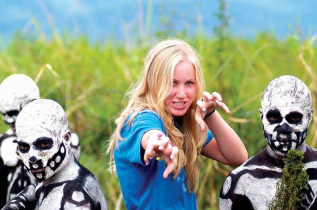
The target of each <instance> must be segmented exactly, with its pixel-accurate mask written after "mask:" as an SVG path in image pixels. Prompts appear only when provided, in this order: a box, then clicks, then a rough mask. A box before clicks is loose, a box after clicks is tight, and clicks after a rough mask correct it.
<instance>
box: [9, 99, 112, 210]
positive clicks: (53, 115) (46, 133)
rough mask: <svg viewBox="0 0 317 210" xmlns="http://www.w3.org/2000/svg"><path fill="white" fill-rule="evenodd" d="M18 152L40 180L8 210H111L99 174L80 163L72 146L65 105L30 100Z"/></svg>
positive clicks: (23, 115)
mask: <svg viewBox="0 0 317 210" xmlns="http://www.w3.org/2000/svg"><path fill="white" fill-rule="evenodd" d="M16 130H17V142H18V152H19V154H20V156H21V158H22V160H23V163H24V164H25V166H26V168H27V169H28V170H29V171H30V172H31V173H32V174H33V176H34V177H35V178H36V180H37V181H38V182H39V183H38V184H37V186H36V187H35V188H34V186H33V185H31V186H29V187H28V188H26V189H25V190H23V191H22V192H21V193H20V194H18V196H17V197H15V198H14V199H12V200H10V202H9V203H8V204H7V205H6V206H5V208H4V209H16V208H18V209H25V208H26V209H28V208H35V209H47V208H48V209H74V208H80V209H107V204H106V201H105V198H104V195H103V192H102V190H101V189H100V186H99V184H98V181H97V179H96V178H95V176H94V175H93V174H92V173H90V172H89V171H88V170H87V169H86V168H84V167H83V166H82V165H80V164H79V163H78V161H77V159H76V158H75V157H74V155H73V153H72V151H71V147H70V138H71V132H70V131H69V129H68V123H67V119H66V115H65V112H64V110H63V108H62V107H61V106H60V105H59V104H58V103H56V102H54V101H52V100H48V99H39V100H36V101H33V102H31V103H29V104H28V105H27V106H25V108H23V110H22V111H21V112H20V114H19V115H18V117H17V121H16Z"/></svg>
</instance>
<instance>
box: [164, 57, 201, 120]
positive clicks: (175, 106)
mask: <svg viewBox="0 0 317 210" xmlns="http://www.w3.org/2000/svg"><path fill="white" fill-rule="evenodd" d="M195 95H196V77H195V68H194V66H193V65H192V64H191V63H190V62H189V61H188V60H184V61H182V62H180V63H179V64H177V65H176V67H175V70H174V75H173V87H172V90H171V92H170V94H169V95H168V96H167V98H165V100H164V104H165V106H166V107H167V109H168V110H169V111H170V113H171V114H172V115H173V116H176V117H180V116H184V115H185V113H186V112H187V110H188V109H189V107H190V105H191V104H192V103H193V100H194V98H195Z"/></svg>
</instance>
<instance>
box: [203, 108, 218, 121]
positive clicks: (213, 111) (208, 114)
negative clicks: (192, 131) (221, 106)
mask: <svg viewBox="0 0 317 210" xmlns="http://www.w3.org/2000/svg"><path fill="white" fill-rule="evenodd" d="M215 111H216V109H214V110H212V111H211V112H209V113H207V114H206V115H205V117H204V119H205V118H207V117H209V116H211V115H212V114H213V113H215Z"/></svg>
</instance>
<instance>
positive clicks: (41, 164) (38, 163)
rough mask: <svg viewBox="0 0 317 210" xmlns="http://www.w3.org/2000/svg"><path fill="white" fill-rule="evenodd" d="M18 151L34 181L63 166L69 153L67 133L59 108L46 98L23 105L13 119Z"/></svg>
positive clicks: (46, 176) (64, 120) (61, 109)
mask: <svg viewBox="0 0 317 210" xmlns="http://www.w3.org/2000/svg"><path fill="white" fill-rule="evenodd" d="M16 131H17V141H18V150H19V154H20V156H21V158H22V161H23V163H24V164H25V165H26V167H27V168H28V170H30V172H31V173H32V174H33V175H34V177H35V178H36V179H37V180H38V181H43V180H44V179H48V178H50V177H52V176H53V175H54V174H56V173H57V172H59V171H60V170H61V169H63V168H64V167H65V165H66V164H67V162H68V160H69V158H70V156H71V148H70V145H69V142H70V132H69V130H68V123H67V119H66V115H65V112H64V110H63V108H62V107H61V106H60V105H59V104H58V103H56V102H54V101H52V100H48V99H39V100H36V101H33V102H30V103H29V104H28V105H26V106H25V107H24V108H23V110H22V111H21V112H20V114H19V115H18V117H17V121H16Z"/></svg>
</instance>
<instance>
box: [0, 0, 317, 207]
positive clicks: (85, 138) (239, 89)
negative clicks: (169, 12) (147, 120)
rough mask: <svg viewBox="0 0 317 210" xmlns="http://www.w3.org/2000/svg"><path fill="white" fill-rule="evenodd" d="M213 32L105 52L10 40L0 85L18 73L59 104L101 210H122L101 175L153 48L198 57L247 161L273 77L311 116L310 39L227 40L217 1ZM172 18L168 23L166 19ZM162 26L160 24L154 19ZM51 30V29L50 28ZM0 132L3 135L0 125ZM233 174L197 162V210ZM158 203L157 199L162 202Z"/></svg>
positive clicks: (256, 145) (316, 91) (62, 38)
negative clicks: (301, 96) (189, 50)
mask: <svg viewBox="0 0 317 210" xmlns="http://www.w3.org/2000/svg"><path fill="white" fill-rule="evenodd" d="M219 2H220V4H219V5H220V7H219V13H218V14H217V17H218V19H219V23H220V24H219V26H218V27H217V28H215V29H214V32H215V34H216V36H215V37H213V38H210V37H207V36H205V35H204V34H203V33H199V34H198V35H196V36H194V37H192V36H189V35H188V32H187V31H183V32H177V33H174V32H173V31H172V29H171V28H170V27H168V26H169V22H168V21H167V22H166V26H167V27H166V30H161V31H158V32H157V34H156V37H151V38H149V37H146V36H142V37H140V39H138V40H132V41H133V42H134V43H135V44H133V45H131V40H129V39H127V41H125V42H121V43H119V44H118V43H116V44H112V42H111V40H108V41H105V42H104V43H93V44H92V43H90V42H89V41H88V38H87V37H77V38H74V37H70V36H68V35H67V34H64V35H56V34H55V35H53V36H52V37H51V38H50V39H47V38H46V37H45V35H44V34H43V32H41V29H38V35H37V36H32V37H25V36H24V35H22V34H19V33H17V34H16V36H15V38H13V39H12V40H11V41H10V43H9V44H8V45H7V46H6V47H3V49H2V50H1V51H0V81H2V80H3V79H4V78H6V77H7V76H8V75H10V74H13V73H23V74H27V75H29V76H30V77H32V78H33V79H34V80H36V81H37V84H38V86H39V88H40V92H41V98H50V99H53V100H56V101H57V102H59V103H60V104H61V105H62V106H63V107H64V109H65V110H66V112H67V115H68V119H69V124H70V128H71V129H73V130H74V131H75V132H76V133H77V134H78V135H79V137H80V143H81V148H82V154H81V157H80V159H79V161H80V162H81V163H82V164H83V165H84V166H85V167H87V168H88V169H89V170H90V171H92V172H93V173H94V174H95V175H96V176H97V178H98V180H99V182H100V185H101V186H102V189H103V191H104V193H105V197H106V200H107V202H108V205H109V209H125V207H124V204H123V200H122V197H121V196H120V186H119V182H118V179H117V177H116V176H115V175H112V174H110V173H109V171H108V156H107V155H106V154H105V147H106V144H107V140H108V138H109V136H110V135H111V132H112V131H113V129H114V120H115V119H116V117H117V116H118V113H119V112H120V111H121V110H122V108H123V107H125V105H126V103H127V101H126V100H125V98H124V94H125V92H126V90H127V89H128V87H129V86H130V84H131V83H132V82H134V81H135V80H136V79H137V78H138V76H139V72H140V71H141V69H142V65H143V60H144V57H145V55H146V53H147V51H148V50H149V48H150V47H151V46H152V44H153V43H154V42H157V41H159V40H162V39H165V38H167V37H177V38H180V39H184V40H185V41H187V42H189V43H190V44H191V45H192V46H193V47H194V48H195V49H197V51H198V53H199V54H200V55H201V61H202V66H203V69H204V75H205V80H206V85H207V87H206V88H207V90H208V91H210V92H213V91H216V92H219V93H220V94H221V95H222V97H223V101H224V102H225V103H226V104H227V106H228V107H229V108H230V110H231V115H227V114H225V113H224V112H222V111H221V110H220V113H221V114H222V116H223V117H224V118H225V119H226V121H227V122H228V123H229V124H230V125H231V126H232V127H233V128H234V129H235V131H236V132H237V133H238V135H239V136H240V138H241V139H242V141H243V142H244V144H245V145H246V147H247V150H248V152H249V157H251V156H253V155H254V154H256V153H257V152H259V151H260V150H262V149H263V148H264V147H265V146H266V142H265V140H264V138H263V132H262V125H261V121H260V118H259V114H258V109H259V107H260V98H261V94H262V92H263V90H264V88H265V87H266V85H267V84H268V83H269V82H270V81H271V80H272V79H274V78H276V77H278V76H281V75H285V74H288V75H294V76H296V77H298V78H300V79H301V80H303V81H304V82H305V83H306V84H307V86H308V87H309V88H310V90H311V92H312V96H313V103H314V104H313V105H314V108H315V109H316V96H317V88H316V84H317V83H316V82H317V81H316V73H317V70H316V67H317V66H316V62H317V61H316V56H315V54H316V50H317V48H316V37H315V36H312V37H308V38H306V39H300V38H299V35H298V34H296V32H295V33H294V34H293V35H292V36H289V37H287V38H285V39H284V40H281V39H277V38H276V37H275V36H274V35H272V34H268V33H259V34H258V35H257V36H256V37H255V38H254V39H253V40H249V39H239V38H234V36H232V35H231V34H230V33H229V32H228V30H227V29H228V19H229V18H230V17H229V15H228V14H227V13H226V5H225V3H226V2H225V1H219ZM171 18H172V17H171ZM162 21H166V17H165V18H162ZM53 27H54V26H52V28H53ZM316 115H317V112H316V111H315V112H314V117H313V121H312V123H311V125H310V133H309V136H308V137H307V140H306V141H307V143H308V144H309V145H311V146H313V147H316V141H317V116H316ZM0 129H1V132H2V133H3V132H5V131H6V130H7V129H8V127H7V126H6V125H5V124H4V123H1V124H0ZM231 170H233V168H232V167H228V166H225V165H222V164H218V163H217V162H215V161H212V160H209V159H203V167H202V169H201V174H200V175H201V179H200V186H199V189H198V192H197V202H198V208H199V209H218V207H217V205H218V196H219V192H220V188H221V186H222V183H223V181H224V178H225V177H226V175H227V174H228V173H229V172H230V171H231ZM163 196H164V195H163Z"/></svg>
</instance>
